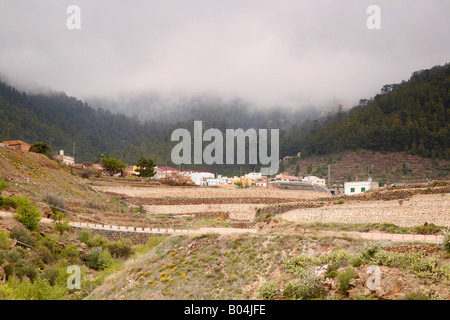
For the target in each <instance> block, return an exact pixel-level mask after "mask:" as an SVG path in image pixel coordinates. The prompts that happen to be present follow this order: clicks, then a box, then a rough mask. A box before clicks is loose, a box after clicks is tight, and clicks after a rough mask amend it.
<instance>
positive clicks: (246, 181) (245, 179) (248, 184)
mask: <svg viewBox="0 0 450 320" xmlns="http://www.w3.org/2000/svg"><path fill="white" fill-rule="evenodd" d="M231 183H232V184H234V185H236V184H237V183H242V187H243V188H248V187H251V186H253V185H254V184H255V182H254V181H253V180H252V179H250V177H237V176H235V177H234V178H233V180H231Z"/></svg>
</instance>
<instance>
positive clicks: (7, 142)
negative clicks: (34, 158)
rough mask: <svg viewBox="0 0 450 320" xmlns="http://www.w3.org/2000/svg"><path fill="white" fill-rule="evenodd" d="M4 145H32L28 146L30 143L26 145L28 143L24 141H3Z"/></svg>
mask: <svg viewBox="0 0 450 320" xmlns="http://www.w3.org/2000/svg"><path fill="white" fill-rule="evenodd" d="M3 143H4V144H7V145H8V146H14V145H17V144H26V145H30V144H28V143H26V142H23V141H21V140H11V141H3Z"/></svg>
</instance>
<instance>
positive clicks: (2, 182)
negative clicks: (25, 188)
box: [0, 178, 7, 192]
mask: <svg viewBox="0 0 450 320" xmlns="http://www.w3.org/2000/svg"><path fill="white" fill-rule="evenodd" d="M6 185H7V182H6V180H5V179H4V178H2V180H0V192H2V191H3V189H5V188H6Z"/></svg>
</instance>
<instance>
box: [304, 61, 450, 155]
mask: <svg viewBox="0 0 450 320" xmlns="http://www.w3.org/2000/svg"><path fill="white" fill-rule="evenodd" d="M298 143H299V149H301V150H302V152H303V154H304V155H326V154H331V153H335V152H340V151H344V150H356V149H369V150H373V151H393V152H395V151H397V152H399V151H404V152H407V153H409V154H413V155H416V154H417V155H420V156H422V157H431V158H432V159H436V158H440V159H447V160H449V159H450V63H447V64H446V65H444V66H436V67H433V68H431V69H428V70H421V71H416V72H414V73H413V74H412V76H411V78H410V79H409V80H408V81H403V82H401V83H400V84H390V85H385V86H383V88H382V89H381V93H380V94H377V95H376V96H375V97H374V98H372V99H369V100H367V99H362V100H360V104H359V105H358V106H356V107H354V108H352V109H351V110H349V111H348V112H343V111H342V112H338V113H337V114H336V115H334V116H332V117H330V120H329V122H328V123H324V125H322V126H320V125H317V126H315V127H314V128H313V130H312V131H311V133H310V134H308V135H307V136H306V137H305V138H304V139H302V140H301V141H298Z"/></svg>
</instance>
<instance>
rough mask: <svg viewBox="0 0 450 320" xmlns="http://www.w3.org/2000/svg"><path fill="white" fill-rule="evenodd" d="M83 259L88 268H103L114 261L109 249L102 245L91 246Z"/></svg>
mask: <svg viewBox="0 0 450 320" xmlns="http://www.w3.org/2000/svg"><path fill="white" fill-rule="evenodd" d="M84 260H85V261H86V263H87V265H88V266H89V267H90V268H92V269H95V270H103V269H105V268H107V267H108V266H110V265H111V264H112V263H113V262H114V259H113V257H112V256H111V253H110V252H109V250H108V249H103V248H102V247H95V248H92V249H91V252H90V253H89V254H88V255H86V256H85V258H84Z"/></svg>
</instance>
